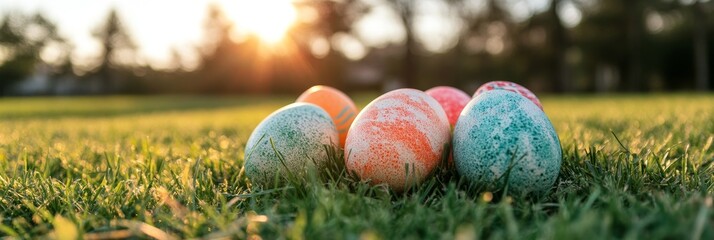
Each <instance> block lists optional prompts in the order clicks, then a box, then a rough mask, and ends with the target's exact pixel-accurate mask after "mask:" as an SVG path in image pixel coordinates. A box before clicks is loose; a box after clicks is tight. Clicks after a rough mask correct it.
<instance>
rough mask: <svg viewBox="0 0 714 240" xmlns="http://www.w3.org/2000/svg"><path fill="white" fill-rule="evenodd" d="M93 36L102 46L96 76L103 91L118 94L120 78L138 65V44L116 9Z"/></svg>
mask: <svg viewBox="0 0 714 240" xmlns="http://www.w3.org/2000/svg"><path fill="white" fill-rule="evenodd" d="M93 35H94V37H95V38H97V40H98V41H99V42H100V44H101V46H102V56H101V62H100V65H99V67H98V70H97V72H96V74H98V76H99V77H100V81H101V83H102V84H101V88H102V89H101V91H103V92H116V91H119V90H120V88H121V86H120V85H121V84H122V83H120V82H119V78H120V77H121V75H124V74H127V73H129V72H130V71H128V69H122V68H126V67H128V66H131V65H134V64H136V48H137V47H136V44H135V43H134V40H133V39H132V37H131V36H130V35H129V32H128V31H127V30H126V29H125V27H124V25H123V23H122V21H121V19H120V18H119V15H118V13H117V11H116V9H112V10H110V11H109V15H108V16H107V19H106V22H104V23H103V24H102V25H100V26H99V27H97V28H96V29H95V30H94V32H93Z"/></svg>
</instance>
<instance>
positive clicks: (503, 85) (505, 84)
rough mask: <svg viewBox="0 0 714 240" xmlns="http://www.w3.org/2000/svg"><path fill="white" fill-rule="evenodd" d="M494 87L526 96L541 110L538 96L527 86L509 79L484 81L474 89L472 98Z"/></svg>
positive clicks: (541, 106)
mask: <svg viewBox="0 0 714 240" xmlns="http://www.w3.org/2000/svg"><path fill="white" fill-rule="evenodd" d="M494 89H502V90H508V91H511V92H515V93H518V94H520V95H521V96H524V97H526V98H528V100H531V102H533V103H535V105H536V106H538V108H540V110H543V105H541V104H540V100H538V97H536V95H535V94H533V92H531V90H528V89H527V88H525V87H523V86H521V85H518V84H517V83H514V82H509V81H492V82H487V83H484V84H483V85H481V87H479V88H478V89H476V93H474V98H475V97H476V96H478V95H479V94H481V93H483V92H487V91H491V90H494Z"/></svg>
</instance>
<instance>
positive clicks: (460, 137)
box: [453, 90, 562, 193]
mask: <svg viewBox="0 0 714 240" xmlns="http://www.w3.org/2000/svg"><path fill="white" fill-rule="evenodd" d="M453 149H454V161H455V164H456V169H457V171H458V172H459V174H460V175H461V176H463V177H465V178H466V179H468V180H470V181H471V182H475V183H481V184H488V183H493V182H494V181H496V180H497V179H498V178H499V177H501V176H502V175H503V174H505V173H506V172H507V171H508V169H509V166H511V164H512V166H513V167H512V168H511V172H510V174H509V178H508V184H509V189H511V190H515V191H517V192H521V193H529V192H543V191H546V190H548V189H549V188H550V187H551V186H552V185H553V183H554V182H555V180H556V178H557V177H558V173H559V172H560V164H561V160H562V150H561V146H560V140H558V135H557V134H556V132H555V129H554V128H553V125H552V124H551V122H550V120H548V117H547V116H546V115H545V113H544V112H543V111H541V110H540V109H539V108H538V107H537V106H536V105H535V104H533V103H532V102H531V101H530V100H528V99H526V98H525V97H523V96H521V95H519V94H517V93H514V92H511V91H506V90H493V91H488V92H484V93H482V94H480V95H478V96H477V97H476V98H474V99H473V100H471V102H469V104H468V105H466V107H465V108H464V111H463V112H462V113H461V116H460V117H459V121H458V122H457V123H456V127H455V129H454V137H453ZM514 153H515V155H514ZM512 161H513V163H512Z"/></svg>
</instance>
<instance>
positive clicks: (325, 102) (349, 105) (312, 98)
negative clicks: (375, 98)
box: [296, 85, 358, 148]
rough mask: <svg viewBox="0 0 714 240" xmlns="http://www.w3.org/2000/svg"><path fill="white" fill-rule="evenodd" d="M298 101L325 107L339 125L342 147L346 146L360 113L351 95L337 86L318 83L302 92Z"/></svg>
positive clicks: (336, 124)
mask: <svg viewBox="0 0 714 240" xmlns="http://www.w3.org/2000/svg"><path fill="white" fill-rule="evenodd" d="M296 102H306V103H312V104H315V105H317V106H319V107H321V108H322V109H324V110H325V111H326V112H327V113H328V114H329V115H330V117H331V118H332V121H333V122H334V123H335V127H337V131H338V132H339V135H340V138H339V145H340V147H343V148H344V147H345V139H346V138H347V132H348V131H349V129H350V126H351V125H352V121H354V119H355V117H356V116H357V113H358V110H357V107H356V106H355V104H354V102H352V99H350V97H349V96H347V95H346V94H344V93H343V92H341V91H340V90H337V89H335V88H332V87H328V86H322V85H318V86H313V87H311V88H310V89H308V90H307V91H305V92H304V93H302V94H301V95H300V97H298V99H297V100H296Z"/></svg>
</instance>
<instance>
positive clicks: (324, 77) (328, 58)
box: [289, 0, 370, 88]
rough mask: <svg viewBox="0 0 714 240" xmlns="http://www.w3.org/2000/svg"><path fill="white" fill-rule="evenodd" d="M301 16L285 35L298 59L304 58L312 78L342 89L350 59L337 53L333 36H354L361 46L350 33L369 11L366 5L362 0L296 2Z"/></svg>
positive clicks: (339, 47) (337, 43) (352, 33)
mask: <svg viewBox="0 0 714 240" xmlns="http://www.w3.org/2000/svg"><path fill="white" fill-rule="evenodd" d="M296 7H297V9H298V12H300V13H301V14H299V15H300V16H301V18H299V20H298V22H297V24H296V25H295V26H294V28H293V29H292V30H291V31H290V35H289V38H290V40H291V41H293V42H294V43H295V44H296V47H297V48H298V49H299V54H300V55H301V56H300V58H301V59H302V60H304V61H307V62H308V64H309V65H310V68H311V70H312V71H314V74H313V77H315V78H317V79H314V80H313V81H314V82H316V83H321V84H328V85H331V86H334V87H338V88H345V87H346V85H347V84H348V83H346V81H345V79H346V77H347V76H345V74H346V72H348V68H347V67H348V66H349V64H350V60H349V59H347V58H346V57H345V54H344V53H342V54H340V53H339V52H338V51H335V50H338V49H341V46H338V45H339V44H340V42H338V41H333V39H335V38H336V37H337V36H340V37H348V38H352V39H356V40H357V41H359V42H360V43H361V44H362V45H363V46H364V43H363V41H362V40H361V39H359V35H357V34H355V33H354V32H353V30H354V27H353V26H354V24H355V23H356V22H357V21H358V20H359V19H361V18H362V17H363V16H364V15H365V14H366V13H368V12H369V10H370V6H369V5H367V4H365V2H364V1H362V0H345V1H332V0H312V1H300V2H296Z"/></svg>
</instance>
